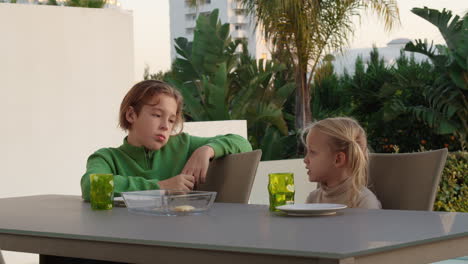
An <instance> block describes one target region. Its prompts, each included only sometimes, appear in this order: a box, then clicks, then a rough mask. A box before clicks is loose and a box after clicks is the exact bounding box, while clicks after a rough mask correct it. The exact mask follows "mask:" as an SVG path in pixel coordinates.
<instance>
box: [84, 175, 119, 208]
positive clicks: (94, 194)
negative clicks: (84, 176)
mask: <svg viewBox="0 0 468 264" xmlns="http://www.w3.org/2000/svg"><path fill="white" fill-rule="evenodd" d="M89 180H90V182H91V208H92V209H93V210H109V209H112V205H113V200H114V175H112V174H101V173H97V174H91V175H89Z"/></svg>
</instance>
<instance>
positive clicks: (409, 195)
mask: <svg viewBox="0 0 468 264" xmlns="http://www.w3.org/2000/svg"><path fill="white" fill-rule="evenodd" d="M447 153H448V151H447V149H445V148H444V149H439V150H434V151H426V152H415V153H401V154H400V153H398V154H383V153H371V154H370V161H369V183H370V187H369V188H370V189H371V190H372V191H373V192H374V193H375V195H376V196H377V198H378V199H379V200H380V202H381V203H382V209H398V210H423V211H431V210H432V208H433V204H434V201H435V197H436V194H437V186H438V185H439V181H440V177H441V174H442V170H443V168H444V166H445V161H446V159H447Z"/></svg>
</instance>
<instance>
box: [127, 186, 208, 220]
mask: <svg viewBox="0 0 468 264" xmlns="http://www.w3.org/2000/svg"><path fill="white" fill-rule="evenodd" d="M122 197H123V199H124V202H125V205H126V206H127V208H128V210H129V211H130V212H135V213H144V214H151V215H194V214H201V213H204V212H207V211H208V210H209V209H210V207H211V206H212V205H213V202H214V200H215V198H216V192H205V191H176V190H149V191H136V192H123V193H122Z"/></svg>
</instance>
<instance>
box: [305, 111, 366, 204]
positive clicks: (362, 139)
mask: <svg viewBox="0 0 468 264" xmlns="http://www.w3.org/2000/svg"><path fill="white" fill-rule="evenodd" d="M312 128H313V129H317V130H318V131H320V132H322V133H324V134H326V135H328V136H329V137H330V140H329V146H330V148H331V149H332V151H335V152H344V153H345V154H346V158H347V166H348V168H349V169H350V170H351V175H352V190H351V194H350V197H349V199H350V206H351V207H354V206H356V204H357V199H358V197H359V193H360V191H361V190H362V188H363V187H367V180H368V164H369V152H368V149H367V136H366V132H365V131H364V129H363V128H362V127H361V126H360V125H359V123H358V122H357V121H356V120H354V119H352V118H349V117H334V118H327V119H323V120H320V121H317V122H314V123H312V124H310V125H309V126H307V127H306V128H305V129H304V131H303V133H302V140H303V141H304V136H305V135H307V134H308V133H309V131H310V130H311V129H312Z"/></svg>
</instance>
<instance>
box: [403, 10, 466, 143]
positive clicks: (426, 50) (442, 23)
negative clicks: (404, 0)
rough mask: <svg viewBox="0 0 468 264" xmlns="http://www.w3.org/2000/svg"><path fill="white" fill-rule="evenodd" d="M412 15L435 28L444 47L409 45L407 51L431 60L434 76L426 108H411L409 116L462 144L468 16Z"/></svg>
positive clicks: (418, 12)
mask: <svg viewBox="0 0 468 264" xmlns="http://www.w3.org/2000/svg"><path fill="white" fill-rule="evenodd" d="M411 11H412V12H413V13H414V14H416V15H418V16H420V17H421V18H423V19H425V20H427V21H428V22H430V23H432V24H433V25H435V26H436V27H437V28H438V29H439V31H440V32H441V33H442V36H443V37H444V40H445V42H446V44H447V45H446V46H445V45H437V46H435V47H434V46H433V45H432V44H428V42H427V41H426V40H424V41H423V40H416V41H415V42H414V43H408V44H407V45H406V47H405V50H407V51H413V52H419V53H422V54H424V55H426V56H428V57H429V58H430V60H431V61H432V63H433V65H434V68H435V69H434V72H436V73H437V78H435V80H434V82H433V83H432V84H429V85H427V86H425V90H424V92H423V95H424V97H425V98H427V100H428V103H429V105H428V106H427V107H418V108H413V109H411V110H412V113H413V114H414V115H415V116H416V117H417V118H418V120H421V121H423V122H425V123H426V124H428V125H429V126H430V127H432V128H434V131H435V132H436V133H439V134H451V133H455V134H457V135H458V138H459V140H460V143H461V144H462V145H465V144H466V143H467V142H466V137H467V131H468V120H467V119H468V13H467V14H465V16H464V17H463V19H460V17H459V16H452V12H451V11H447V10H445V9H443V10H442V11H438V10H435V9H429V8H427V7H424V8H413V9H412V10H411Z"/></svg>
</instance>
